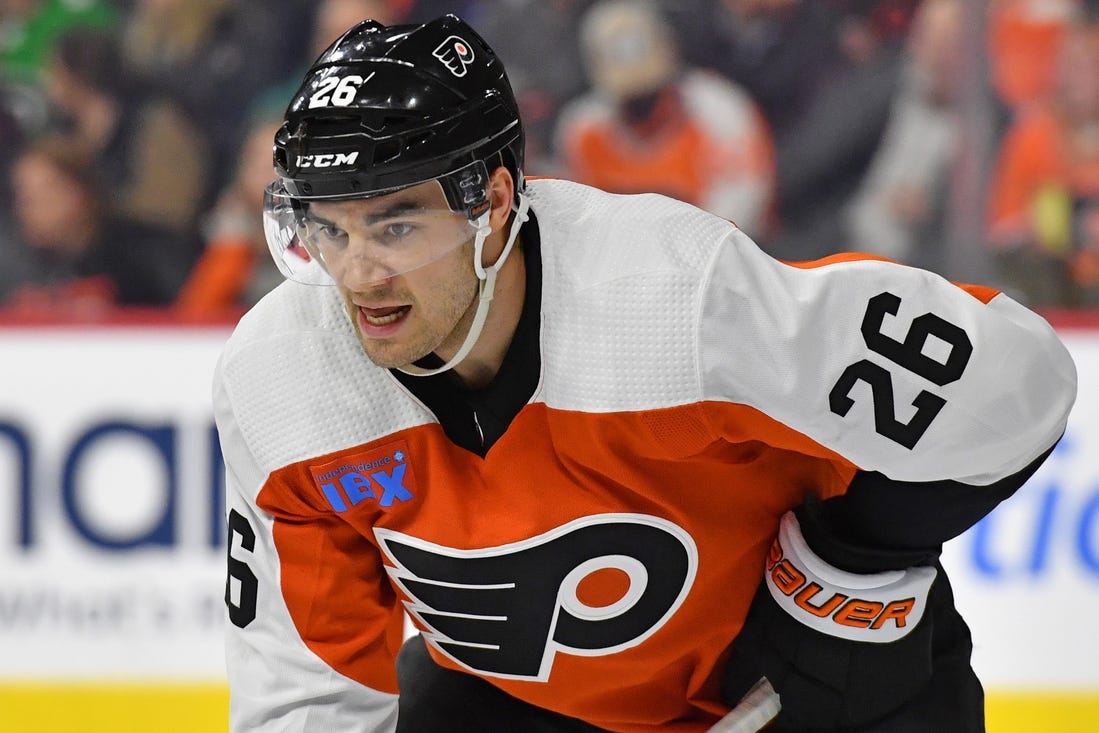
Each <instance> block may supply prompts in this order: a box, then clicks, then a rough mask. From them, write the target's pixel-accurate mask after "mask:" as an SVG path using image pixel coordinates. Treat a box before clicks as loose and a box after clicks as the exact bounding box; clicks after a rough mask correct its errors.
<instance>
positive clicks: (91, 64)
mask: <svg viewBox="0 0 1099 733" xmlns="http://www.w3.org/2000/svg"><path fill="white" fill-rule="evenodd" d="M44 84H45V89H46V93H47V95H48V97H49V99H50V100H51V102H52V104H53V105H54V106H55V109H56V111H57V113H58V114H59V115H60V116H61V117H62V119H61V121H60V126H61V129H62V132H61V134H63V135H64V137H65V138H66V139H68V140H69V141H70V142H71V143H72V144H73V145H75V146H76V147H78V148H79V149H81V150H82V151H83V152H84V154H85V155H87V156H88V157H89V158H90V159H91V160H92V161H93V162H92V164H93V165H94V166H95V168H96V170H97V172H98V174H99V175H100V176H101V178H102V181H103V185H104V186H105V187H106V191H107V194H108V196H109V199H108V201H109V203H110V204H111V205H112V206H113V208H115V209H117V211H118V212H119V213H120V214H122V215H124V216H127V217H130V218H134V219H138V220H141V221H146V222H149V223H151V224H155V225H158V226H164V227H168V228H171V229H174V230H176V231H178V232H180V233H183V234H185V235H186V234H188V233H191V232H193V230H194V226H195V222H196V217H197V215H198V212H199V211H200V210H201V207H202V206H203V202H204V200H205V197H206V195H207V183H206V182H207V177H208V175H209V171H210V160H209V154H208V152H207V146H206V145H205V141H204V139H203V136H202V135H201V133H199V131H198V130H197V129H196V128H195V126H194V125H193V124H192V123H191V122H190V120H189V119H188V118H187V116H186V115H185V114H184V113H183V112H182V111H181V110H180V109H179V108H178V107H177V106H176V105H175V104H173V103H172V102H171V101H170V100H168V99H166V98H164V97H159V96H154V95H151V94H148V93H146V92H145V91H143V90H141V89H139V88H138V87H137V86H136V85H135V84H133V83H132V82H131V80H130V78H129V77H128V76H127V75H126V74H125V73H124V72H123V69H122V65H121V63H120V61H119V54H118V47H117V43H116V40H115V38H114V37H113V36H112V35H109V34H106V33H101V32H98V31H91V30H85V29H78V30H73V31H69V32H68V33H66V34H65V35H64V36H62V37H60V38H59V39H58V42H57V45H56V47H55V49H54V51H53V54H52V56H51V59H50V62H49V63H48V65H47V67H46V72H45V77H44Z"/></svg>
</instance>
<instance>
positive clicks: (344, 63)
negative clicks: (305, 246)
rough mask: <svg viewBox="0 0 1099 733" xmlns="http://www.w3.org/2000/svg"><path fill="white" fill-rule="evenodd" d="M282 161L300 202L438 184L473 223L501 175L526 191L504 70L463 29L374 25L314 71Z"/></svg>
mask: <svg viewBox="0 0 1099 733" xmlns="http://www.w3.org/2000/svg"><path fill="white" fill-rule="evenodd" d="M274 162H275V170H276V172H277V174H278V177H279V179H280V181H279V182H280V183H281V184H282V186H283V189H284V190H285V193H286V194H288V195H289V196H291V197H293V198H295V199H297V200H299V201H308V200H310V199H319V198H360V197H365V196H371V195H376V194H380V193H385V192H389V191H393V190H396V189H400V188H405V187H407V186H411V185H415V184H418V183H423V182H426V181H430V180H434V179H438V180H439V182H440V184H441V185H442V187H443V190H444V192H445V194H446V196H447V201H448V203H449V204H450V206H451V208H452V209H453V210H455V211H463V212H466V213H467V214H469V215H470V216H472V215H473V213H474V212H475V210H477V209H480V208H483V204H484V203H485V201H486V184H487V177H486V176H487V174H488V173H490V172H491V171H492V170H493V169H495V167H496V166H497V165H500V164H504V165H506V166H507V167H508V168H509V169H510V170H511V172H512V175H513V176H514V177H515V182H516V190H517V192H518V191H520V190H522V187H523V179H522V166H523V128H522V124H521V122H520V119H519V109H518V105H517V104H516V101H515V96H514V94H513V93H512V89H511V84H510V83H509V81H508V78H507V74H506V73H505V71H504V67H503V64H502V63H501V62H500V60H499V59H498V58H497V56H496V54H495V53H494V52H493V51H492V49H491V48H489V46H488V45H487V44H486V43H485V41H484V40H483V39H482V38H481V37H480V35H478V34H477V32H476V31H474V30H473V29H472V28H471V27H470V26H469V25H467V24H466V23H465V22H464V21H462V20H461V19H459V18H458V17H456V16H454V15H445V16H442V17H440V18H437V19H436V20H433V21H431V22H429V23H425V24H422V25H394V26H384V25H382V24H380V23H377V22H375V21H373V20H367V21H363V22H362V23H359V24H358V25H356V26H354V27H353V28H351V29H350V30H348V31H347V32H346V33H344V34H343V35H342V36H341V37H340V38H339V39H338V40H336V41H335V43H333V44H332V45H331V46H330V47H329V48H328V49H327V50H326V51H325V52H324V53H322V54H321V56H320V57H319V58H318V59H317V60H316V61H315V62H314V63H313V66H312V67H311V68H310V69H309V71H308V72H307V74H306V76H305V80H304V82H303V83H302V85H301V87H300V88H299V89H298V91H297V93H296V94H295V95H294V98H293V100H292V101H291V103H290V105H289V107H288V108H287V110H286V115H285V122H284V124H283V126H282V128H281V129H280V130H279V131H278V133H277V134H276V136H275V148H274ZM478 164H479V165H478Z"/></svg>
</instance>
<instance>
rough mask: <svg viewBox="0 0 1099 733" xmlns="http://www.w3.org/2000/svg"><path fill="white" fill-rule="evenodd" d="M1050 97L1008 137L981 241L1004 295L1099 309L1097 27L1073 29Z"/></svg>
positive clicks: (1044, 304) (1036, 302)
mask: <svg viewBox="0 0 1099 733" xmlns="http://www.w3.org/2000/svg"><path fill="white" fill-rule="evenodd" d="M1057 70H1058V71H1057V77H1056V79H1057V84H1056V93H1055V94H1054V96H1053V97H1052V98H1051V99H1050V100H1049V101H1047V102H1046V103H1045V104H1041V105H1036V106H1034V107H1033V108H1031V109H1030V110H1029V112H1028V113H1026V114H1024V115H1021V116H1020V117H1019V118H1018V119H1017V120H1016V121H1015V122H1014V123H1013V124H1012V126H1011V127H1010V128H1009V129H1008V131H1007V134H1006V135H1005V137H1004V139H1003V142H1002V143H1001V146H1000V150H999V152H998V160H997V165H996V169H995V171H994V174H993V178H992V181H991V186H990V189H991V190H990V199H989V212H988V217H989V238H990V240H991V243H992V245H993V252H994V253H995V255H996V259H997V262H998V264H999V266H1000V269H1001V271H1002V275H1003V277H1004V281H1005V283H1006V285H1005V287H1011V288H1014V289H1015V290H1016V292H1017V293H1018V297H1020V298H1021V299H1024V300H1026V302H1028V304H1030V305H1033V306H1035V307H1049V306H1085V305H1092V306H1094V305H1099V226H1097V224H1096V221H1097V219H1099V216H1097V213H1099V23H1096V22H1094V21H1092V22H1088V23H1081V24H1078V25H1077V26H1074V27H1073V29H1072V30H1071V31H1070V32H1069V33H1068V35H1067V36H1065V38H1064V41H1063V46H1062V48H1061V50H1060V54H1059V56H1058V66H1057Z"/></svg>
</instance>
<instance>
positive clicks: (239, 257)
mask: <svg viewBox="0 0 1099 733" xmlns="http://www.w3.org/2000/svg"><path fill="white" fill-rule="evenodd" d="M281 119H282V118H281V116H279V117H277V118H271V119H263V120H260V121H259V122H257V123H255V124H254V125H253V126H252V128H251V131H250V133H249V134H248V136H247V137H246V138H245V140H244V144H243V145H242V146H241V150H240V156H239V158H238V161H237V168H236V173H235V175H234V177H233V180H232V181H231V182H230V183H229V185H228V186H226V188H225V190H224V191H222V193H221V195H220V196H219V197H218V201H217V204H216V205H215V206H214V208H213V210H212V211H211V212H210V214H209V215H208V216H207V220H206V225H205V227H204V235H205V240H206V249H205V250H204V251H203V253H202V256H201V258H200V259H199V261H198V263H197V264H196V265H195V268H194V270H192V272H191V274H190V276H189V277H188V279H187V282H186V284H185V285H184V286H183V289H182V290H181V291H180V294H179V299H178V301H177V303H176V304H177V306H178V308H179V311H180V312H181V313H184V314H186V315H188V316H217V315H225V314H233V313H240V312H243V311H244V310H246V309H248V308H250V307H251V306H253V305H255V304H256V302H258V301H259V299H260V298H261V297H263V296H264V295H265V294H266V293H267V292H268V291H269V290H271V288H273V287H275V286H276V285H278V284H279V283H280V282H282V279H283V277H282V275H281V274H280V273H279V271H278V268H277V267H276V266H275V263H274V261H273V260H272V259H271V257H270V255H269V254H268V251H267V240H266V238H265V237H264V234H263V189H264V187H265V186H266V185H267V184H268V183H269V182H270V181H271V180H272V179H273V178H274V166H273V164H272V160H271V147H272V144H273V140H274V139H275V132H276V131H277V130H278V129H279V126H280V124H281Z"/></svg>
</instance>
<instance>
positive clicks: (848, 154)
mask: <svg viewBox="0 0 1099 733" xmlns="http://www.w3.org/2000/svg"><path fill="white" fill-rule="evenodd" d="M835 5H836V6H837V7H840V6H841V5H842V17H841V18H840V20H839V21H838V22H837V24H836V26H835V33H836V34H837V39H836V42H837V45H838V47H839V49H840V52H841V53H842V62H837V63H836V64H835V66H834V68H833V69H832V71H831V72H830V73H829V74H827V75H823V76H822V78H821V80H820V83H819V85H818V87H817V88H816V90H815V91H814V93H813V96H812V98H811V99H810V100H808V102H807V106H806V108H805V110H804V112H803V113H802V114H801V115H799V116H798V118H797V120H795V121H793V122H791V123H789V124H788V126H787V128H786V130H785V131H784V133H783V137H782V138H781V140H779V141H778V142H777V143H776V155H775V160H776V166H775V180H776V194H775V196H776V212H777V220H778V224H779V230H778V231H777V232H776V236H775V237H774V238H773V239H771V240H770V241H768V242H764V243H763V244H765V245H766V246H767V248H768V250H769V251H770V252H771V253H772V254H774V256H776V257H779V258H782V259H788V260H810V259H817V258H819V257H824V256H827V255H829V254H833V253H834V252H836V251H837V250H839V249H847V248H848V247H849V245H848V243H847V242H846V233H845V232H844V227H843V222H842V220H841V216H840V215H839V213H840V212H841V211H842V210H843V209H844V208H845V207H846V206H847V205H848V203H849V202H850V200H851V198H852V196H854V194H855V192H856V191H857V189H858V186H859V184H860V183H861V182H862V181H863V179H864V177H865V175H866V171H867V168H868V167H869V165H870V162H871V160H873V157H874V154H875V152H876V151H877V150H878V148H879V146H880V144H881V139H882V135H883V134H884V132H885V128H886V125H887V123H888V121H889V115H890V107H891V106H892V104H893V100H894V96H895V95H896V93H897V87H898V85H899V84H900V79H901V70H902V65H903V59H904V45H905V39H906V37H907V36H906V34H907V32H908V28H909V24H910V15H909V9H910V7H909V6H910V5H911V3H906V2H902V1H901V0H892V1H890V2H875V1H874V0H846V1H845V2H843V3H835Z"/></svg>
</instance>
